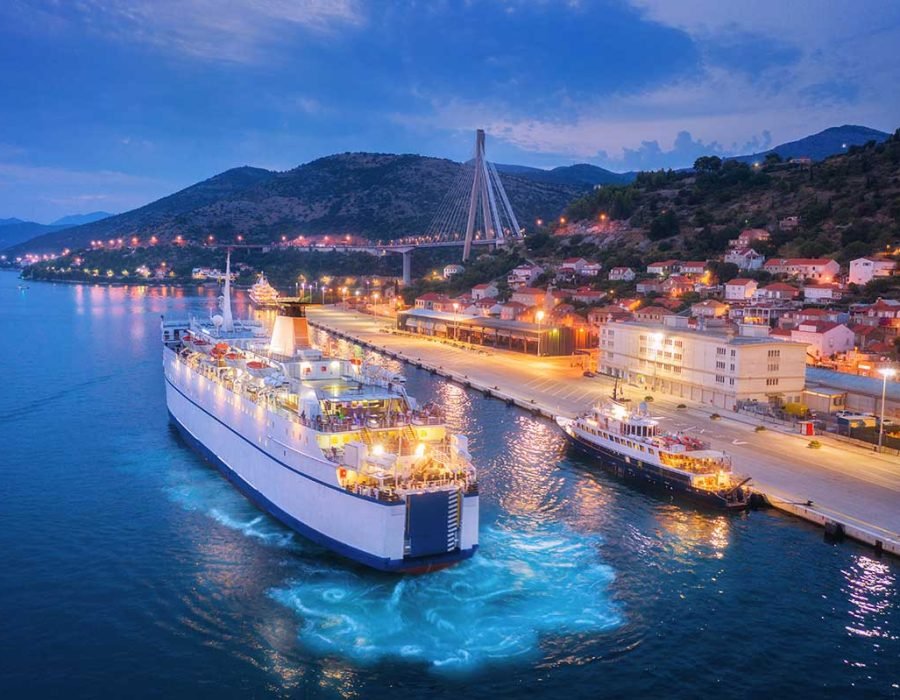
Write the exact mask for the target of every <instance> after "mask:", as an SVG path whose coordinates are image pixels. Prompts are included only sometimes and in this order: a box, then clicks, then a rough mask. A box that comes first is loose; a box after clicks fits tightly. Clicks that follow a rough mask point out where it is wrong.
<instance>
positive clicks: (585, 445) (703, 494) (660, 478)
mask: <svg viewBox="0 0 900 700" xmlns="http://www.w3.org/2000/svg"><path fill="white" fill-rule="evenodd" d="M563 432H564V433H565V436H566V438H568V440H569V442H570V443H571V444H572V445H573V446H574V447H575V448H576V449H578V450H580V451H581V452H584V453H585V454H587V455H589V456H591V457H594V458H595V459H596V460H597V461H598V462H599V463H600V466H601V467H603V469H605V470H606V471H608V472H610V473H611V474H614V475H616V476H618V477H621V478H624V479H630V480H632V481H638V482H640V483H641V484H645V485H647V486H651V487H654V488H656V489H664V490H665V491H668V492H669V493H674V494H681V495H684V496H685V497H687V498H690V499H691V500H693V501H696V502H698V503H702V504H705V505H711V506H715V507H717V508H728V509H729V510H733V509H734V508H732V507H729V506H728V503H727V502H726V501H725V499H724V498H722V497H721V496H719V495H717V494H715V493H712V492H709V491H702V490H700V489H696V488H693V487H692V486H689V485H688V484H685V483H682V482H680V481H677V480H675V479H667V478H666V477H665V476H664V475H662V474H657V473H654V472H652V471H649V470H648V469H644V468H643V467H639V466H638V465H636V464H629V463H628V462H626V461H625V458H624V457H622V456H620V455H617V454H614V453H612V452H608V451H606V450H604V449H603V448H601V447H598V446H597V445H593V444H591V443H589V442H587V441H585V440H582V439H580V438H578V437H576V436H574V435H571V434H570V433H569V432H568V431H567V430H564V431H563Z"/></svg>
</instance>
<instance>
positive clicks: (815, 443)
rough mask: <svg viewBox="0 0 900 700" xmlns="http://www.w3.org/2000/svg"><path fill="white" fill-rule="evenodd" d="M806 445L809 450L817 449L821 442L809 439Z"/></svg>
mask: <svg viewBox="0 0 900 700" xmlns="http://www.w3.org/2000/svg"><path fill="white" fill-rule="evenodd" d="M806 446H807V447H808V448H809V449H811V450H818V449H819V448H820V447H822V443H821V442H819V441H818V440H810V441H809V443H808V444H807V445H806Z"/></svg>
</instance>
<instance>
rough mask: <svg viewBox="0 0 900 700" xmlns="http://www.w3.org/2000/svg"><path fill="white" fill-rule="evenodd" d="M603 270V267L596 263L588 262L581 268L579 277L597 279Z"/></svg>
mask: <svg viewBox="0 0 900 700" xmlns="http://www.w3.org/2000/svg"><path fill="white" fill-rule="evenodd" d="M602 269H603V265H601V264H600V263H598V262H589V263H587V264H586V265H585V266H584V267H582V268H581V276H582V277H598V276H599V275H600V271H601V270H602Z"/></svg>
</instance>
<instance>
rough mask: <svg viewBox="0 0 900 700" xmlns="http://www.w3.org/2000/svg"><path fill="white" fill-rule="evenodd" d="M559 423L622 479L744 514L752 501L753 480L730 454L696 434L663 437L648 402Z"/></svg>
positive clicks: (606, 407)
mask: <svg viewBox="0 0 900 700" xmlns="http://www.w3.org/2000/svg"><path fill="white" fill-rule="evenodd" d="M556 422H557V424H558V425H559V427H560V428H562V430H563V432H564V433H565V434H566V437H568V439H569V441H570V442H571V443H572V444H573V445H574V446H575V447H576V448H577V449H578V450H580V451H582V452H585V453H587V454H589V455H590V456H591V457H594V458H596V460H597V462H598V463H599V464H600V466H602V467H603V468H604V469H606V470H607V471H610V472H612V473H614V474H615V475H617V476H620V477H623V478H626V479H632V480H636V481H639V482H641V483H644V484H647V485H651V486H654V487H658V488H662V489H664V490H666V491H667V492H671V493H673V494H676V495H683V496H685V497H688V498H690V499H692V500H694V501H698V502H702V503H704V504H707V505H711V506H715V507H719V508H726V509H729V510H735V509H736V510H740V509H744V508H747V507H748V505H749V503H750V489H749V488H748V486H747V484H748V483H749V481H750V479H748V478H743V477H740V476H737V475H735V474H734V473H733V472H732V465H731V458H730V457H729V456H728V455H727V454H726V453H725V452H722V451H721V450H714V449H711V448H710V446H709V445H708V444H706V443H704V442H703V441H702V440H699V439H698V438H695V437H693V436H689V435H684V434H682V433H664V432H663V431H661V430H660V427H659V421H658V420H657V419H655V418H653V417H651V416H650V415H649V413H648V411H647V408H646V406H645V405H643V404H642V405H641V407H640V408H639V409H637V410H631V409H629V408H627V407H626V406H625V405H623V404H622V403H620V402H618V401H608V402H606V403H602V404H599V405H597V406H594V407H593V408H591V410H589V411H587V412H586V413H583V414H582V415H580V416H578V417H577V418H574V419H572V418H563V417H558V418H557V419H556Z"/></svg>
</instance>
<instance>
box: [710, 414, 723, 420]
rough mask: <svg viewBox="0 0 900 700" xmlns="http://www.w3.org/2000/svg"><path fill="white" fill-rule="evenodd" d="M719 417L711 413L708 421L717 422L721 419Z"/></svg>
mask: <svg viewBox="0 0 900 700" xmlns="http://www.w3.org/2000/svg"><path fill="white" fill-rule="evenodd" d="M721 417H722V416H720V415H719V414H718V413H713V414H712V415H710V417H709V419H710V420H719V418H721Z"/></svg>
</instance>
